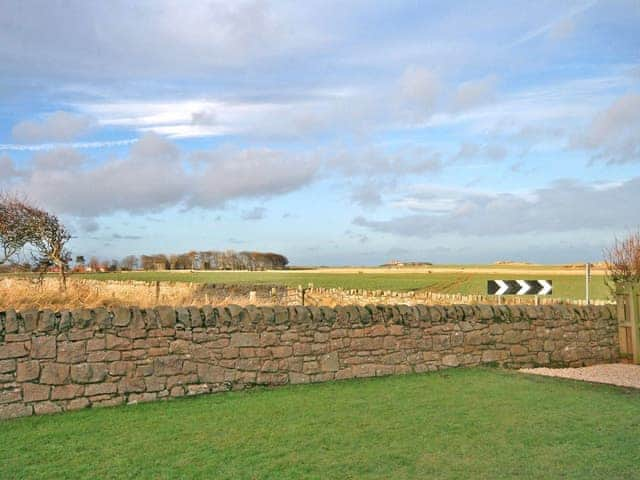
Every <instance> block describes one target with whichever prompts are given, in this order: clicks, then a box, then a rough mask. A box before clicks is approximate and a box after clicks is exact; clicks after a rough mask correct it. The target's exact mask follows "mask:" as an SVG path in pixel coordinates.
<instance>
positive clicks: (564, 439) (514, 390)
mask: <svg viewBox="0 0 640 480" xmlns="http://www.w3.org/2000/svg"><path fill="white" fill-rule="evenodd" d="M639 438H640V393H638V392H630V391H628V390H623V389H619V388H614V387H608V386H603V385H590V384H580V383H577V382H573V381H566V380H558V379H550V378H541V377H533V376H525V375H521V374H518V373H515V372H504V371H501V370H493V369H455V370H447V371H444V372H438V373H432V374H422V375H408V376H397V377H387V378H377V379H367V380H354V381H344V382H336V383H326V384H317V385H304V386H289V387H283V388H279V389H257V390H255V391H250V392H235V393H228V394H219V395H207V396H203V397H196V398H189V399H180V400H176V401H171V402H168V403H167V402H156V403H151V404H144V405H137V406H127V407H118V408H111V409H103V410H85V411H81V412H75V413H67V414H62V415H56V416H45V417H30V418H24V419H18V420H12V421H8V422H3V423H0V445H1V453H0V477H1V478H2V479H13V478H20V479H30V478H39V479H40V478H42V479H46V478H55V479H60V478H69V479H80V478H136V479H140V478H153V479H164V478H189V479H190V478H203V479H213V478H215V479H266V478H273V479H298V478H339V479H349V478H351V479H373V478H376V479H391V478H393V479H418V478H420V479H424V478H438V479H469V478H474V479H475V478H479V479H484V478H486V479H499V478H531V479H539V478H579V479H596V478H597V479H600V478H637V476H638V468H639V467H638V458H640V441H638V439H639Z"/></svg>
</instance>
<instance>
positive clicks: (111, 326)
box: [0, 305, 618, 419]
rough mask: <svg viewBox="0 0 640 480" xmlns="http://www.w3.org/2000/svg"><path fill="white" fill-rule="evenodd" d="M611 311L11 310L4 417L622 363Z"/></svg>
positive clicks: (0, 325)
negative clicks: (319, 385)
mask: <svg viewBox="0 0 640 480" xmlns="http://www.w3.org/2000/svg"><path fill="white" fill-rule="evenodd" d="M617 345H618V341H617V321H616V318H615V311H614V309H613V308H611V307H568V306H538V307H534V306H527V307H525V306H489V305H479V306H469V305H458V306H450V307H437V306H432V307H427V306H424V305H418V306H415V307H409V306H403V305H398V306H384V305H377V306H372V305H369V306H366V307H361V306H347V307H336V308H328V307H301V306H296V307H281V306H275V307H251V306H250V307H246V308H242V307H238V306H233V305H230V306H227V307H216V308H214V307H210V306H207V307H202V308H196V307H187V308H174V307H156V308H151V309H139V308H124V307H123V308H115V309H111V310H107V309H104V308H96V309H92V310H75V311H62V312H53V311H35V310H34V311H23V312H20V313H16V312H14V311H6V312H0V418H2V419H7V418H12V417H19V416H27V415H34V414H35V415H37V414H45V413H55V412H61V411H66V410H75V409H80V408H87V407H103V406H109V405H120V404H125V403H137V402H145V401H152V400H157V399H167V398H171V397H180V396H183V395H196V394H202V393H211V392H222V391H227V390H235V389H242V388H248V387H252V386H254V385H269V386H275V385H284V384H289V383H308V382H323V381H330V380H341V379H347V378H354V377H372V376H382V375H392V374H403V373H409V372H425V371H430V370H438V369H441V368H447V367H458V366H474V365H481V364H489V363H491V364H498V365H502V366H505V367H509V368H515V367H526V366H533V365H547V366H549V365H557V366H567V365H568V366H578V365H588V364H593V363H597V362H610V361H615V360H616V359H617V358H618V347H617Z"/></svg>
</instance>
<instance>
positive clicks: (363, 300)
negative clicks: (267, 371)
mask: <svg viewBox="0 0 640 480" xmlns="http://www.w3.org/2000/svg"><path fill="white" fill-rule="evenodd" d="M289 298H295V297H294V294H293V292H290V293H289ZM297 298H298V299H300V298H302V291H300V292H299V293H298V297H297ZM304 300H305V305H327V306H335V305H369V304H372V303H375V304H384V305H396V304H399V303H401V304H404V305H421V304H422V305H461V304H465V305H477V304H494V305H497V304H503V305H534V304H538V305H558V304H563V305H586V301H585V300H576V299H567V298H558V297H551V296H539V297H537V298H536V297H535V295H507V296H502V297H498V296H495V295H463V294H459V293H439V292H431V291H428V290H417V291H407V292H395V291H392V290H363V289H347V288H322V287H313V286H310V287H307V288H304ZM613 303H614V302H612V301H608V300H591V301H590V304H591V305H611V304H613Z"/></svg>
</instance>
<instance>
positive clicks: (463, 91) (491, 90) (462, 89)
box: [453, 75, 498, 110]
mask: <svg viewBox="0 0 640 480" xmlns="http://www.w3.org/2000/svg"><path fill="white" fill-rule="evenodd" d="M497 83H498V78H497V77H496V76H495V75H489V76H487V77H484V78H481V79H478V80H470V81H468V82H464V83H462V84H461V85H460V86H459V87H458V89H457V91H456V94H455V97H454V101H453V106H454V109H455V110H466V109H469V108H473V107H476V106H478V105H482V104H484V103H488V102H490V101H491V100H493V99H494V97H495V90H496V85H497Z"/></svg>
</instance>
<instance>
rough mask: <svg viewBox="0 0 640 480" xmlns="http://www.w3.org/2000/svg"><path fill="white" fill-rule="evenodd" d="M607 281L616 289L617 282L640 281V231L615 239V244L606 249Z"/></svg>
mask: <svg viewBox="0 0 640 480" xmlns="http://www.w3.org/2000/svg"><path fill="white" fill-rule="evenodd" d="M604 259H605V264H606V266H607V277H606V280H607V283H608V284H609V288H611V289H614V288H615V284H616V283H621V282H640V231H637V232H634V233H631V234H629V235H628V236H627V237H625V238H623V239H622V240H620V239H617V238H616V239H615V241H614V243H613V246H612V247H611V248H608V249H606V250H605V251H604Z"/></svg>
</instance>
